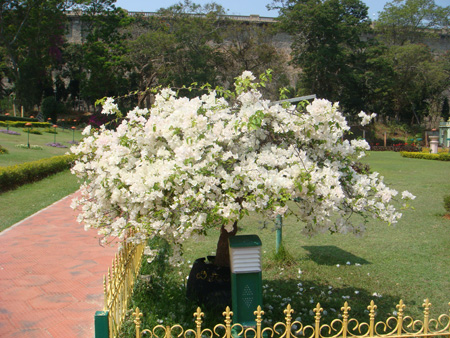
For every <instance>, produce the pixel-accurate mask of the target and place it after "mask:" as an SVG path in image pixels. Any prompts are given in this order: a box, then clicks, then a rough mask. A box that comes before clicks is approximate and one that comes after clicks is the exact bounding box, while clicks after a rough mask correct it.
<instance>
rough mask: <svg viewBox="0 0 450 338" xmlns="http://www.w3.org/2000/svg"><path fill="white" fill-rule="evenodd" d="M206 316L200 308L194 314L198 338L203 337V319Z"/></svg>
mask: <svg viewBox="0 0 450 338" xmlns="http://www.w3.org/2000/svg"><path fill="white" fill-rule="evenodd" d="M204 316H205V314H204V313H203V312H202V310H201V309H200V307H197V311H196V312H194V317H195V324H196V327H197V337H196V338H201V336H202V317H204Z"/></svg>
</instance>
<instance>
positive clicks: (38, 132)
mask: <svg viewBox="0 0 450 338" xmlns="http://www.w3.org/2000/svg"><path fill="white" fill-rule="evenodd" d="M22 131H23V132H25V133H30V134H36V135H42V131H40V130H37V129H30V130H28V128H24V129H22Z"/></svg>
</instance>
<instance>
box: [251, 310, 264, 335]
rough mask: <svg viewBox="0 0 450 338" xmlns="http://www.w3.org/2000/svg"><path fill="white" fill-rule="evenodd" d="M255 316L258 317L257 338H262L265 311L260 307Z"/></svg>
mask: <svg viewBox="0 0 450 338" xmlns="http://www.w3.org/2000/svg"><path fill="white" fill-rule="evenodd" d="M253 314H254V315H255V316H256V338H261V323H262V316H263V315H264V311H263V310H261V306H260V305H258V307H257V308H256V311H255V312H253Z"/></svg>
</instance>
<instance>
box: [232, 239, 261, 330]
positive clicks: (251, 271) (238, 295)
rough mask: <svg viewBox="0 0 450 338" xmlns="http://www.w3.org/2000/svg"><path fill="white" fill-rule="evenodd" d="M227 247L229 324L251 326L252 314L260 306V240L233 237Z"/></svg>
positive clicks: (253, 318)
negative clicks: (231, 317) (231, 316)
mask: <svg viewBox="0 0 450 338" xmlns="http://www.w3.org/2000/svg"><path fill="white" fill-rule="evenodd" d="M229 246H230V265H231V298H232V308H233V322H235V323H240V324H242V325H243V326H255V325H256V322H255V315H254V311H256V309H257V307H258V305H260V306H261V307H262V272H261V239H260V238H259V237H258V236H257V235H241V236H233V237H231V238H230V239H229Z"/></svg>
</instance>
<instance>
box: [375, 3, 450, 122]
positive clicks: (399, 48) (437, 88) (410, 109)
mask: <svg viewBox="0 0 450 338" xmlns="http://www.w3.org/2000/svg"><path fill="white" fill-rule="evenodd" d="M449 19H450V6H448V7H440V6H438V5H436V4H435V2H434V0H394V1H392V2H389V3H387V4H386V5H385V7H384V9H383V11H382V12H381V13H380V16H379V19H378V21H377V22H376V24H375V32H376V34H377V39H378V40H380V41H381V43H385V44H386V45H387V46H388V47H387V50H386V53H385V56H386V58H387V59H389V63H390V65H391V67H392V76H393V82H392V86H391V91H390V99H387V101H386V103H388V104H389V105H390V106H391V107H392V109H391V110H392V111H391V115H392V116H393V117H394V118H395V119H396V120H397V121H400V120H401V121H403V122H411V123H413V122H415V123H420V122H421V120H422V117H423V116H425V115H428V114H436V113H439V111H440V107H441V105H442V102H443V98H444V91H445V89H446V88H448V86H449V85H450V82H449V74H450V73H449V70H448V69H446V61H445V60H446V56H445V55H442V54H439V53H436V52H435V51H433V50H431V49H430V48H429V47H428V46H427V45H425V44H424V43H425V42H428V41H429V40H430V39H431V40H433V39H434V38H437V37H438V33H439V31H440V30H441V29H445V28H446V27H448V25H449Z"/></svg>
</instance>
